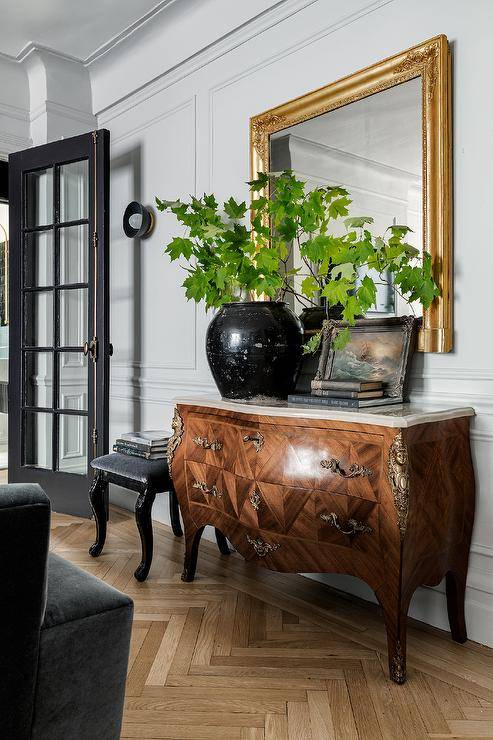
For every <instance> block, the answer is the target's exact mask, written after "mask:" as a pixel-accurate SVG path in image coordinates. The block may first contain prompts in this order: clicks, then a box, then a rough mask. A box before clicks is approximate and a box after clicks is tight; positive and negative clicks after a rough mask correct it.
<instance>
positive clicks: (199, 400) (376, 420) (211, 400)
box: [174, 394, 475, 428]
mask: <svg viewBox="0 0 493 740" xmlns="http://www.w3.org/2000/svg"><path fill="white" fill-rule="evenodd" d="M174 402H175V403H176V404H184V405H188V406H206V407H207V408H212V409H222V410H224V411H233V412H236V413H238V414H250V415H258V416H270V417H273V416H279V417H284V418H291V419H293V418H294V419H324V420H327V421H347V422H354V423H357V424H374V425H376V426H382V427H397V428H407V427H412V426H415V425H416V424H426V423H430V422H434V421H446V420H447V419H456V418H460V417H463V416H474V414H475V412H474V409H473V408H472V407H471V406H463V407H451V406H440V405H430V404H426V405H425V404H417V403H403V404H395V405H389V406H371V407H368V408H362V409H339V408H331V407H324V406H317V407H314V406H290V405H288V404H287V403H285V404H279V405H277V406H263V405H256V404H249V403H236V402H233V401H223V400H222V399H221V398H218V397H217V396H213V395H212V394H211V395H205V394H204V395H200V396H179V397H177V398H175V399H174Z"/></svg>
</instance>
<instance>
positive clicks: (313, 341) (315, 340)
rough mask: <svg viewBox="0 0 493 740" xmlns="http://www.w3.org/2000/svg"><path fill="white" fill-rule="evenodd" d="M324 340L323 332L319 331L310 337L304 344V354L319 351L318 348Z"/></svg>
mask: <svg viewBox="0 0 493 740" xmlns="http://www.w3.org/2000/svg"><path fill="white" fill-rule="evenodd" d="M321 341H322V332H321V331H319V332H317V333H316V334H314V335H313V336H311V337H310V339H309V340H308V342H306V343H305V344H304V345H303V354H304V355H311V354H313V353H314V352H316V351H317V349H318V348H319V347H320V342H321Z"/></svg>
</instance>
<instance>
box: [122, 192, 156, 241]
mask: <svg viewBox="0 0 493 740" xmlns="http://www.w3.org/2000/svg"><path fill="white" fill-rule="evenodd" d="M153 226H154V216H153V215H152V211H151V209H150V208H146V207H145V206H143V205H142V203H137V201H136V200H134V201H132V202H131V203H129V204H128V206H127V207H126V208H125V213H124V214H123V231H124V232H125V235H126V236H128V238H129V239H143V238H144V237H145V236H149V234H150V233H151V231H152V227H153Z"/></svg>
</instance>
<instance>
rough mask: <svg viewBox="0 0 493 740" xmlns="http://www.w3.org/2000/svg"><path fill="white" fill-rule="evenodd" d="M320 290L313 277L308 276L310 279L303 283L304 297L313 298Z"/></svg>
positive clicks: (305, 279)
mask: <svg viewBox="0 0 493 740" xmlns="http://www.w3.org/2000/svg"><path fill="white" fill-rule="evenodd" d="M318 289H319V284H318V283H317V281H316V280H315V278H314V277H313V276H312V275H308V277H306V278H304V279H303V280H302V281H301V292H302V293H303V295H306V297H307V298H312V297H313V295H314V294H315V293H316V292H317V290H318Z"/></svg>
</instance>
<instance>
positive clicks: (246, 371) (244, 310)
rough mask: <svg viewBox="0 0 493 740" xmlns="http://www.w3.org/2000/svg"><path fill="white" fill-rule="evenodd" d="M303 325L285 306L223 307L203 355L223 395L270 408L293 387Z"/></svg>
mask: <svg viewBox="0 0 493 740" xmlns="http://www.w3.org/2000/svg"><path fill="white" fill-rule="evenodd" d="M302 342H303V327H302V324H301V322H300V320H299V318H298V317H297V316H296V315H295V314H294V313H293V312H292V311H291V309H290V308H289V306H288V305H287V304H286V303H280V302H275V301H251V302H247V303H226V304H225V305H224V306H221V308H220V309H219V311H218V312H217V314H216V315H215V316H214V318H213V319H212V321H211V323H210V324H209V328H208V330H207V337H206V353H207V360H208V361H209V366H210V368H211V372H212V375H213V376H214V380H215V381H216V385H217V387H218V389H219V392H220V394H221V396H222V397H223V398H224V399H227V400H230V401H239V402H240V401H246V402H249V403H258V404H266V405H268V404H272V403H276V402H279V401H282V400H285V399H286V398H287V396H288V394H289V393H291V392H292V391H293V389H294V387H295V383H296V376H297V373H298V369H299V365H300V360H301V345H302Z"/></svg>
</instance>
